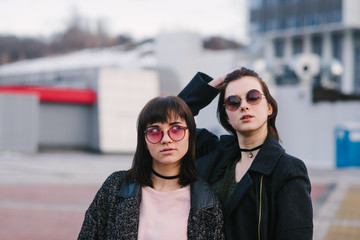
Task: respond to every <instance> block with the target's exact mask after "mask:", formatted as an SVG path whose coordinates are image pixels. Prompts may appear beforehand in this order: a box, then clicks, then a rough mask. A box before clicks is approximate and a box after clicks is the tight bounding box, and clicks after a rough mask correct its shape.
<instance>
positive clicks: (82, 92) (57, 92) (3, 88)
mask: <svg viewBox="0 0 360 240" xmlns="http://www.w3.org/2000/svg"><path fill="white" fill-rule="evenodd" d="M0 92H8V93H19V94H29V93H32V94H37V95H38V96H39V100H40V101H41V102H60V103H81V104H94V103H95V101H96V92H95V91H94V90H92V89H90V88H85V89H77V88H60V87H51V86H18V85H0Z"/></svg>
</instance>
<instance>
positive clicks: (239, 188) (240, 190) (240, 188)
mask: <svg viewBox="0 0 360 240" xmlns="http://www.w3.org/2000/svg"><path fill="white" fill-rule="evenodd" d="M252 184H253V182H252V180H251V178H250V174H249V172H247V173H246V174H245V175H244V177H243V178H242V179H241V180H240V182H239V183H237V184H236V187H235V189H234V192H233V193H232V195H231V197H230V201H229V207H228V208H227V209H225V217H226V218H227V217H229V216H230V214H231V212H233V211H234V209H235V208H236V207H237V205H238V204H239V203H240V201H241V199H242V198H243V197H244V196H245V195H246V192H247V191H248V189H249V187H250V186H251V185H252Z"/></svg>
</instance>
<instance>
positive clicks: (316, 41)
mask: <svg viewBox="0 0 360 240" xmlns="http://www.w3.org/2000/svg"><path fill="white" fill-rule="evenodd" d="M322 47H323V46H322V37H321V35H314V36H312V37H311V51H312V52H313V53H315V54H317V55H319V56H320V57H321V56H322Z"/></svg>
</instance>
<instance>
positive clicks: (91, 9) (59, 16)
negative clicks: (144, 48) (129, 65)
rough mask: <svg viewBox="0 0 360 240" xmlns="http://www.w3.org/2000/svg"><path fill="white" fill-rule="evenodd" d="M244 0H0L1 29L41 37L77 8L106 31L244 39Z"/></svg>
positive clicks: (62, 24)
mask: <svg viewBox="0 0 360 240" xmlns="http://www.w3.org/2000/svg"><path fill="white" fill-rule="evenodd" d="M246 1H247V0H0V34H15V35H20V36H43V37H48V36H51V34H53V33H56V32H60V31H62V30H63V29H64V28H65V27H66V22H67V21H68V20H69V19H70V17H71V16H72V15H73V13H74V9H76V10H77V12H78V13H79V15H80V16H82V17H84V18H85V19H87V20H88V22H89V25H90V26H91V25H95V22H96V21H97V20H102V21H104V23H105V26H106V27H107V31H108V32H109V33H110V34H119V33H127V34H129V35H132V36H133V37H135V38H138V39H141V38H144V37H151V36H154V35H156V34H158V33H159V32H169V31H176V30H188V31H193V32H194V31H195V32H199V33H200V34H202V35H206V36H208V35H222V36H224V37H229V38H232V39H235V40H242V39H244V38H246V31H247V30H246V29H245V28H246V21H247V6H246Z"/></svg>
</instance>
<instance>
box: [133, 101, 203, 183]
mask: <svg viewBox="0 0 360 240" xmlns="http://www.w3.org/2000/svg"><path fill="white" fill-rule="evenodd" d="M173 117H175V118H181V119H183V120H184V121H185V122H186V125H187V127H188V131H189V147H188V151H187V153H186V154H185V155H184V157H183V158H182V159H181V162H180V164H181V167H180V177H179V184H180V185H182V186H186V185H188V184H190V183H191V182H193V181H195V180H196V179H197V177H198V175H199V173H198V171H197V169H196V165H195V141H196V124H195V120H194V116H193V114H192V112H191V110H190V109H189V107H188V106H187V104H186V103H185V102H184V101H183V100H182V99H181V98H179V97H176V96H165V97H156V98H153V99H152V100H150V101H149V102H148V103H147V104H146V105H145V106H144V108H143V109H142V110H141V112H140V114H139V116H138V120H137V146H136V151H135V155H134V158H133V162H132V167H131V169H130V170H129V171H128V175H127V179H131V178H134V179H135V180H136V181H137V182H139V183H140V184H141V185H143V186H150V187H153V182H152V179H151V174H152V171H151V170H152V161H153V159H152V156H151V155H150V152H149V150H148V149H147V147H146V141H145V130H146V128H147V126H149V125H151V124H153V123H156V122H160V123H166V122H168V121H169V120H170V119H171V118H173Z"/></svg>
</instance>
